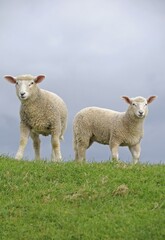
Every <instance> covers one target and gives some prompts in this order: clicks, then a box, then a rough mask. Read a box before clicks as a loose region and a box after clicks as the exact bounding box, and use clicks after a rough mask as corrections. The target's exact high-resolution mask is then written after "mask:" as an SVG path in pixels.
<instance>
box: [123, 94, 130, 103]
mask: <svg viewBox="0 0 165 240" xmlns="http://www.w3.org/2000/svg"><path fill="white" fill-rule="evenodd" d="M122 98H123V99H124V100H125V101H126V103H128V104H131V99H130V98H129V97H127V96H122Z"/></svg>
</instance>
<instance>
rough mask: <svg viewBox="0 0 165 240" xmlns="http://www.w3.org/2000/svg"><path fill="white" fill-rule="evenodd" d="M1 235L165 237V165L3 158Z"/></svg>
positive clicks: (23, 238)
mask: <svg viewBox="0 0 165 240" xmlns="http://www.w3.org/2000/svg"><path fill="white" fill-rule="evenodd" d="M0 194H1V196H0V239H2V240H15V239H16V240H33V239H34V240H49V239H50V240H51V239H54V240H56V239H57V240H70V239H72V240H78V239H82V240H95V239H96V240H97V239H101V240H106V239H107V240H111V239H112V240H113V239H115V240H118V239H121V240H124V239H126V240H129V239H132V240H152V239H153V240H159V239H162V240H163V239H165V165H163V164H157V165H149V164H147V165H146V164H139V165H136V166H133V165H131V164H123V163H111V162H104V163H86V164H77V163H75V162H64V163H60V164H54V163H50V162H49V163H48V162H44V161H36V162H30V161H16V160H14V159H11V158H8V157H5V156H1V157H0Z"/></svg>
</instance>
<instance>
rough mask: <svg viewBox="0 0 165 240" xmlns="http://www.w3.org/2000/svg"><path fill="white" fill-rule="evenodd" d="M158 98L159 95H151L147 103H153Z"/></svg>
mask: <svg viewBox="0 0 165 240" xmlns="http://www.w3.org/2000/svg"><path fill="white" fill-rule="evenodd" d="M156 98H157V96H150V97H149V98H148V99H147V103H148V104H149V103H152V102H153V101H154V100H155V99H156Z"/></svg>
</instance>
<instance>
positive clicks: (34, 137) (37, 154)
mask: <svg viewBox="0 0 165 240" xmlns="http://www.w3.org/2000/svg"><path fill="white" fill-rule="evenodd" d="M30 136H31V138H32V140H33V148H34V153H35V159H37V160H39V159H40V139H39V135H38V134H36V133H33V132H31V133H30Z"/></svg>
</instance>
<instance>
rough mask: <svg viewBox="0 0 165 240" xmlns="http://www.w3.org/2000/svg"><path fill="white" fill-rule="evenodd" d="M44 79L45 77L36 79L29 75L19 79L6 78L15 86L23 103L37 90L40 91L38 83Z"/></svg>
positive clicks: (18, 77)
mask: <svg viewBox="0 0 165 240" xmlns="http://www.w3.org/2000/svg"><path fill="white" fill-rule="evenodd" d="M44 78H45V76H44V75H39V76H37V77H36V76H32V75H29V74H28V75H21V76H17V77H13V76H10V75H7V76H5V79H6V80H7V81H9V82H10V83H13V84H15V86H16V93H17V96H18V98H19V99H20V101H21V102H23V101H26V100H27V99H28V98H29V97H30V96H31V95H32V94H33V93H34V92H36V89H38V87H37V83H40V82H42V80H43V79H44Z"/></svg>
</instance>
